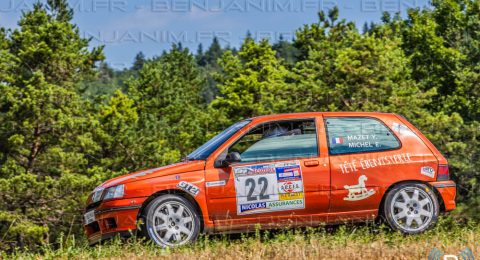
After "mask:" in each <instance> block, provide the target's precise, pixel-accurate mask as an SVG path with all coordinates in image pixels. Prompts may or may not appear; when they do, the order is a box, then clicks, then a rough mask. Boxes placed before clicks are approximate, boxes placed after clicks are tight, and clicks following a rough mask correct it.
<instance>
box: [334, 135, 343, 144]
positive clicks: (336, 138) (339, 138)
mask: <svg viewBox="0 0 480 260" xmlns="http://www.w3.org/2000/svg"><path fill="white" fill-rule="evenodd" d="M343 142H344V140H343V137H334V138H332V144H343Z"/></svg>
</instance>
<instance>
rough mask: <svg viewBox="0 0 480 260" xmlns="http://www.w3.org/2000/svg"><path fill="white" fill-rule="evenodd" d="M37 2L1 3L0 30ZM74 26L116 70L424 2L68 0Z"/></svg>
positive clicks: (359, 20) (367, 18)
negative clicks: (323, 19)
mask: <svg viewBox="0 0 480 260" xmlns="http://www.w3.org/2000/svg"><path fill="white" fill-rule="evenodd" d="M36 1H37V0H0V26H1V27H6V28H16V27H17V22H18V20H19V18H20V17H21V14H22V11H25V10H29V9H31V7H32V5H33V3H35V2H36ZM68 2H69V4H70V6H71V7H72V8H73V10H74V12H75V15H74V21H73V22H74V23H75V24H77V26H78V27H79V29H80V32H81V35H82V36H83V37H86V38H90V37H91V38H92V40H91V45H92V46H99V45H104V46H105V55H106V57H107V58H106V61H107V62H108V63H109V64H110V65H111V66H112V67H113V68H116V69H122V68H126V67H130V66H131V64H132V62H133V59H134V57H135V55H136V54H137V53H138V52H140V51H141V52H143V53H144V54H145V55H146V56H147V57H153V56H157V55H160V54H161V53H162V51H164V50H168V49H169V48H170V46H171V45H172V44H173V43H176V42H182V44H183V46H186V47H188V48H190V49H191V50H192V51H196V49H197V47H198V44H200V43H201V44H202V45H203V46H204V48H207V47H208V46H209V45H210V43H211V42H212V39H213V38H214V37H217V38H218V39H219V41H220V43H221V44H222V46H227V45H229V46H231V47H238V46H240V44H241V42H242V40H243V39H244V37H245V35H246V33H247V31H250V33H251V34H252V36H253V38H255V39H261V38H267V39H269V40H270V41H271V42H276V41H278V39H279V37H280V36H283V38H284V39H287V40H290V39H292V38H293V37H294V34H295V31H296V30H297V29H298V28H300V27H302V26H303V25H304V24H311V23H315V22H317V21H318V12H319V11H322V10H323V11H328V10H329V9H331V8H332V7H334V6H338V8H339V10H340V18H343V19H346V20H349V21H354V22H355V23H356V24H357V27H359V28H361V27H362V26H363V24H364V23H365V22H367V23H370V22H378V21H380V18H381V15H382V13H383V12H390V13H392V14H393V13H397V12H400V13H401V14H402V15H405V13H406V10H407V9H408V8H416V7H419V8H423V7H426V6H427V4H428V0H69V1H68Z"/></svg>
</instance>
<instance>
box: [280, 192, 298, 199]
mask: <svg viewBox="0 0 480 260" xmlns="http://www.w3.org/2000/svg"><path fill="white" fill-rule="evenodd" d="M279 197H280V200H295V199H303V192H292V193H283V194H282V193H280V194H279Z"/></svg>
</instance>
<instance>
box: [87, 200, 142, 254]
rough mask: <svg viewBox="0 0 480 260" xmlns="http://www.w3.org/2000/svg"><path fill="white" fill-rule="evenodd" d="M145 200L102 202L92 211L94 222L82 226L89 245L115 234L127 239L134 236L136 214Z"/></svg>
mask: <svg viewBox="0 0 480 260" xmlns="http://www.w3.org/2000/svg"><path fill="white" fill-rule="evenodd" d="M145 200H146V198H133V199H115V200H110V201H105V202H102V203H101V204H100V205H98V206H97V207H96V208H94V209H87V211H90V210H94V211H95V221H93V222H92V223H90V224H88V225H84V229H85V233H86V235H87V238H88V242H89V244H90V245H93V244H96V243H99V242H101V241H102V240H105V239H109V238H111V237H113V236H115V235H117V234H119V235H120V236H122V237H127V236H130V235H133V234H135V232H136V229H137V218H138V212H139V210H140V208H141V207H142V204H143V202H144V201H145Z"/></svg>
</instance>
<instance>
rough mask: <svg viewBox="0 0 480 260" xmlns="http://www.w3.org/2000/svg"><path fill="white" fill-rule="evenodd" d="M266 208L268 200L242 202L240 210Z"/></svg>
mask: <svg viewBox="0 0 480 260" xmlns="http://www.w3.org/2000/svg"><path fill="white" fill-rule="evenodd" d="M265 208H267V203H266V202H256V203H249V204H241V205H240V212H246V211H252V210H258V209H265Z"/></svg>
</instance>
